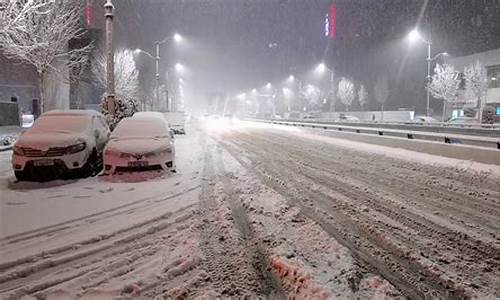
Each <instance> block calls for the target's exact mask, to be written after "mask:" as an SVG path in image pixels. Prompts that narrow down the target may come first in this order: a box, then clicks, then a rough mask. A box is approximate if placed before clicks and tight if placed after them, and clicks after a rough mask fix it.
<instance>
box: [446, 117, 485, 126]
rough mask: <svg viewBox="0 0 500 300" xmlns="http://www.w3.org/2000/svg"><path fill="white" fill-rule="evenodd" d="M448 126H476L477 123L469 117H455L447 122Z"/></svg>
mask: <svg viewBox="0 0 500 300" xmlns="http://www.w3.org/2000/svg"><path fill="white" fill-rule="evenodd" d="M448 123H449V124H469V125H470V124H477V123H478V121H477V119H476V118H471V117H456V118H451V119H450V120H448Z"/></svg>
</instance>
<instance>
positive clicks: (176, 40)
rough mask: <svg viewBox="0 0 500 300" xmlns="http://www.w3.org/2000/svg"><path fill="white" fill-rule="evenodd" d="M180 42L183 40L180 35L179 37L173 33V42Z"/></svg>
mask: <svg viewBox="0 0 500 300" xmlns="http://www.w3.org/2000/svg"><path fill="white" fill-rule="evenodd" d="M182 40H183V37H182V35H180V34H178V33H175V34H174V41H175V42H176V43H180V42H182Z"/></svg>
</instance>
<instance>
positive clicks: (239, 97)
mask: <svg viewBox="0 0 500 300" xmlns="http://www.w3.org/2000/svg"><path fill="white" fill-rule="evenodd" d="M236 97H237V98H238V99H239V100H245V97H246V94H245V93H241V94H239V95H238V96H236Z"/></svg>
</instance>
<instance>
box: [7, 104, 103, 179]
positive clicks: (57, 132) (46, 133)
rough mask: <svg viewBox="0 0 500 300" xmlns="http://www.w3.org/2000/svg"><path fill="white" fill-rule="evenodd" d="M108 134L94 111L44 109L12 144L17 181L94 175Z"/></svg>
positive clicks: (100, 167)
mask: <svg viewBox="0 0 500 300" xmlns="http://www.w3.org/2000/svg"><path fill="white" fill-rule="evenodd" d="M109 135H110V131H109V127H108V124H107V122H106V119H105V117H104V116H103V115H102V114H101V113H99V112H97V111H92V110H53V111H49V112H46V113H44V114H42V115H41V116H40V117H39V118H38V119H37V120H36V121H35V123H34V124H33V127H31V128H30V129H28V130H27V131H26V132H24V133H23V134H21V136H20V137H19V138H18V140H17V142H16V143H15V144H14V147H13V153H12V167H13V169H14V174H15V176H16V178H17V179H18V180H47V179H52V178H55V177H64V175H73V176H83V177H86V176H91V175H95V174H97V173H99V172H100V171H101V169H102V151H103V149H104V146H105V145H106V143H107V141H108V139H109Z"/></svg>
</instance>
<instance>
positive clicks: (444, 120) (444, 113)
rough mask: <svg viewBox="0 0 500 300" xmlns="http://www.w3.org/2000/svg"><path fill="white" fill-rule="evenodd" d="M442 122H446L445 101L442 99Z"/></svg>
mask: <svg viewBox="0 0 500 300" xmlns="http://www.w3.org/2000/svg"><path fill="white" fill-rule="evenodd" d="M443 122H446V101H445V100H443Z"/></svg>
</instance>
